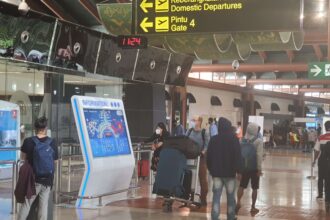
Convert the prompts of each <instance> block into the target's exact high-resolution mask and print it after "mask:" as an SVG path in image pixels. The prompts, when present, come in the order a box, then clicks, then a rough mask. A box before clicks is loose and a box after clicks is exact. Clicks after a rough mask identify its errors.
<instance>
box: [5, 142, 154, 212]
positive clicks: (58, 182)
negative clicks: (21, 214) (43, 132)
mask: <svg viewBox="0 0 330 220" xmlns="http://www.w3.org/2000/svg"><path fill="white" fill-rule="evenodd" d="M65 148H69V150H68V151H66V152H68V154H67V155H63V154H64V151H65ZM78 148H79V150H78ZM133 149H134V156H135V172H134V174H133V177H132V182H133V184H132V186H131V187H130V188H129V189H125V190H120V191H116V192H109V193H105V194H102V195H95V196H89V197H79V196H75V195H72V194H77V193H78V191H71V174H72V173H73V172H74V171H75V170H77V168H72V167H73V164H72V159H73V158H78V161H81V163H80V164H78V167H79V166H80V167H79V168H78V169H81V170H83V169H84V163H83V159H82V155H81V151H80V145H79V144H67V143H64V144H62V145H60V155H59V160H58V162H57V164H56V169H55V180H54V191H55V192H54V195H55V203H56V204H59V203H60V202H61V201H62V198H67V199H69V200H74V199H80V198H82V199H97V198H98V199H99V206H102V197H105V196H109V195H115V194H119V193H123V192H126V191H127V192H128V191H133V193H132V194H133V196H132V197H135V196H136V190H137V189H139V188H140V186H139V176H138V161H139V160H141V154H143V153H147V154H148V157H149V161H151V159H152V153H153V151H152V150H151V147H150V145H142V144H133ZM19 150H20V148H0V152H1V151H19ZM63 160H67V161H68V162H67V164H66V165H63ZM23 163H24V161H22V160H17V161H15V160H9V161H0V165H5V164H11V165H12V178H11V179H12V186H11V187H12V194H11V199H12V203H11V214H15V213H17V203H16V198H15V194H14V189H15V187H16V183H17V180H18V172H19V167H20V166H21V165H22V164H23ZM76 165H77V164H75V166H76ZM76 167H77V166H76ZM63 168H67V175H68V186H67V188H68V191H67V192H62V176H63V175H62V174H63ZM153 182H154V172H153V171H152V170H151V172H150V173H149V184H150V185H152V184H153Z"/></svg>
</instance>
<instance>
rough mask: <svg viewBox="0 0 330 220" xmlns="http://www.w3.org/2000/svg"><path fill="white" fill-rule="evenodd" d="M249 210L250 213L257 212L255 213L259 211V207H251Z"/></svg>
mask: <svg viewBox="0 0 330 220" xmlns="http://www.w3.org/2000/svg"><path fill="white" fill-rule="evenodd" d="M250 212H251V213H252V214H257V213H259V209H257V208H254V207H252V208H251V210H250Z"/></svg>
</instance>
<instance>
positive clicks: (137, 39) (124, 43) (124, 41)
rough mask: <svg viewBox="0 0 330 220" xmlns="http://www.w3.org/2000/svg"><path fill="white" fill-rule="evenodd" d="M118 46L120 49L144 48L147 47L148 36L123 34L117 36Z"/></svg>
mask: <svg viewBox="0 0 330 220" xmlns="http://www.w3.org/2000/svg"><path fill="white" fill-rule="evenodd" d="M117 43H118V47H120V48H122V49H146V48H147V47H148V38H146V37H144V36H124V35H120V36H118V38H117Z"/></svg>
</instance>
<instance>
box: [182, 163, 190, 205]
mask: <svg viewBox="0 0 330 220" xmlns="http://www.w3.org/2000/svg"><path fill="white" fill-rule="evenodd" d="M191 184H192V171H191V170H188V169H187V170H185V172H184V177H183V183H182V186H183V189H184V191H183V192H184V193H183V196H182V198H183V199H186V200H188V199H190V198H191V195H192V191H191Z"/></svg>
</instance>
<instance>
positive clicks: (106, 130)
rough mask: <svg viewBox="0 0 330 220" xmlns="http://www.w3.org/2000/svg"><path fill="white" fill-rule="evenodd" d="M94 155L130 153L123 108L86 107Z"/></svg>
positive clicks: (87, 125)
mask: <svg viewBox="0 0 330 220" xmlns="http://www.w3.org/2000/svg"><path fill="white" fill-rule="evenodd" d="M84 115H85V121H86V127H87V131H88V137H89V140H90V144H91V149H92V153H93V157H109V156H117V155H125V154H130V153H131V149H130V144H129V140H128V136H127V132H126V124H125V120H124V115H123V111H122V110H108V109H84Z"/></svg>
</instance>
